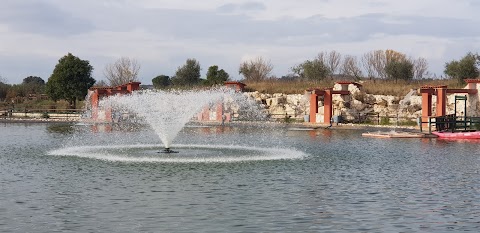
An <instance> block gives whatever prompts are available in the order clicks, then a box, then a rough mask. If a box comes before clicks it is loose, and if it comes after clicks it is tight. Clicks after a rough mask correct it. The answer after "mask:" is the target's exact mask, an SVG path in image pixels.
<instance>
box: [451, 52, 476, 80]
mask: <svg viewBox="0 0 480 233" xmlns="http://www.w3.org/2000/svg"><path fill="white" fill-rule="evenodd" d="M478 63H479V55H478V54H473V53H471V52H469V53H467V55H465V56H464V57H463V58H462V59H461V60H460V61H455V60H453V61H451V62H447V63H445V70H444V73H445V74H446V75H448V76H449V77H451V78H454V79H457V80H458V82H459V83H463V80H464V79H467V78H477V77H478V75H479V70H478Z"/></svg>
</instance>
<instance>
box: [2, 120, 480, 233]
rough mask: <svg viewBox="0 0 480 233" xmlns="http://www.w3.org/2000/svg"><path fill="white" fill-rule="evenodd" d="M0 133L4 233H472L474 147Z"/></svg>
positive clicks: (208, 132)
mask: <svg viewBox="0 0 480 233" xmlns="http://www.w3.org/2000/svg"><path fill="white" fill-rule="evenodd" d="M0 132H1V134H2V137H1V139H0V182H1V185H0V193H1V195H0V229H1V231H2V232H417V231H425V232H452V231H473V232H479V231H480V201H478V200H479V198H480V173H479V170H480V169H479V168H480V150H479V148H480V141H445V140H440V139H375V138H364V137H362V136H361V133H363V132H365V130H354V129H335V128H334V129H317V130H304V129H302V128H295V127H294V126H289V125H275V124H272V125H269V124H264V125H263V126H261V127H260V126H258V125H257V126H255V125H254V126H248V125H236V126H234V127H220V126H212V127H200V126H189V127H186V128H184V130H183V131H182V132H181V133H180V135H179V136H178V137H177V138H176V140H175V141H174V144H176V145H177V148H175V145H174V146H173V147H174V148H173V149H174V150H177V151H179V153H178V154H174V155H163V154H160V153H156V151H157V150H159V149H160V148H161V147H160V146H158V144H159V143H160V142H159V141H160V140H159V139H158V137H156V135H155V134H154V133H153V132H151V130H148V129H145V130H142V129H138V128H132V129H115V128H114V129H112V130H110V129H109V128H108V127H107V128H106V127H103V128H102V127H100V128H94V127H92V126H88V125H72V124H26V123H2V124H1V125H0ZM189 145H193V146H189ZM182 151H183V153H184V155H185V156H184V157H182V156H183V155H182ZM195 151H198V153H197V152H195ZM87 152H88V153H87ZM196 153H197V154H196ZM236 156H238V159H235V158H236ZM185 157H187V158H188V159H185V160H182V159H184V158H185ZM210 157H214V159H210ZM126 158H128V159H126Z"/></svg>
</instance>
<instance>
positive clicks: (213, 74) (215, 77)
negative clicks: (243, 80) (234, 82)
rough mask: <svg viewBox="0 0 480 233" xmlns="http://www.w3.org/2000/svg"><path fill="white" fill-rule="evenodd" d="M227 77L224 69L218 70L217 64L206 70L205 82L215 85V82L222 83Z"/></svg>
mask: <svg viewBox="0 0 480 233" xmlns="http://www.w3.org/2000/svg"><path fill="white" fill-rule="evenodd" d="M228 78H229V75H228V73H227V72H225V70H223V69H221V70H218V66H216V65H214V66H210V67H209V68H208V71H207V84H208V85H217V84H223V83H224V82H225V81H227V80H228Z"/></svg>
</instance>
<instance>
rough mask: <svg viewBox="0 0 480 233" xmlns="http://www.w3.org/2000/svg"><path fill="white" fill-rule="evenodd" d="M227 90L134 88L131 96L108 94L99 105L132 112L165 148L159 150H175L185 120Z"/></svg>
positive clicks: (229, 92)
mask: <svg viewBox="0 0 480 233" xmlns="http://www.w3.org/2000/svg"><path fill="white" fill-rule="evenodd" d="M229 94H230V95H231V94H233V93H231V91H230V90H228V89H225V88H220V89H211V90H201V91H198V90H197V91H192V90H190V91H150V90H147V91H137V92H134V93H132V94H131V95H117V96H110V97H108V98H107V99H105V100H104V101H102V104H101V106H103V107H107V108H109V107H110V108H112V109H113V110H114V111H120V110H123V111H128V112H134V113H136V114H137V115H138V117H140V118H142V119H144V120H145V122H146V123H147V124H148V125H150V126H151V127H152V129H153V130H154V131H155V133H156V134H157V135H158V137H159V138H160V140H161V141H162V143H163V145H164V146H165V149H164V150H163V151H161V153H174V152H175V151H172V150H171V149H170V146H171V144H172V141H173V139H174V138H175V137H176V136H177V134H178V132H180V130H181V129H182V128H183V127H184V126H185V124H186V123H187V122H189V121H190V119H191V118H192V117H193V116H194V115H195V114H196V113H198V112H200V111H201V110H202V108H204V107H205V106H208V105H210V104H213V103H215V102H218V101H222V99H223V98H224V97H226V96H227V95H229Z"/></svg>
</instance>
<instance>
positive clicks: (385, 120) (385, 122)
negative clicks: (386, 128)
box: [380, 116, 390, 125]
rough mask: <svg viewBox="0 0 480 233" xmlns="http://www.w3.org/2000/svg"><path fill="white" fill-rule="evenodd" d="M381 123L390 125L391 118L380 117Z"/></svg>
mask: <svg viewBox="0 0 480 233" xmlns="http://www.w3.org/2000/svg"><path fill="white" fill-rule="evenodd" d="M380 125H390V118H389V117H387V116H383V117H380Z"/></svg>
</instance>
